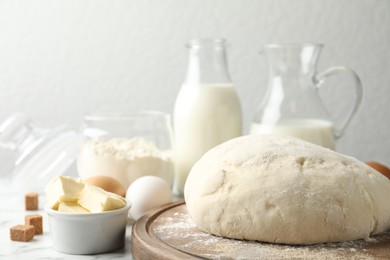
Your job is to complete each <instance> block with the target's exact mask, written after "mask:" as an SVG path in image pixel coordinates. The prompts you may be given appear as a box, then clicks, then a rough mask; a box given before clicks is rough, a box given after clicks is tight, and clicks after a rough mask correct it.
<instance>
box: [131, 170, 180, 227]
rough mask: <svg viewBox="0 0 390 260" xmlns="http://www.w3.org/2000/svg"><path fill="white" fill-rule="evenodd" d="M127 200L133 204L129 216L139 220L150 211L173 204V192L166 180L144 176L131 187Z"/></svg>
mask: <svg viewBox="0 0 390 260" xmlns="http://www.w3.org/2000/svg"><path fill="white" fill-rule="evenodd" d="M126 199H128V200H129V201H130V202H131V209H130V211H129V216H130V217H131V218H132V219H134V220H137V219H139V218H140V217H141V216H143V215H144V214H145V213H146V212H147V211H148V210H150V209H153V208H155V207H158V206H161V205H164V204H167V203H170V202H172V192H171V188H170V187H169V184H168V183H167V182H166V181H165V180H163V179H161V178H159V177H156V176H144V177H141V178H138V179H137V180H135V181H134V182H133V183H132V184H131V185H130V186H129V188H128V189H127V192H126Z"/></svg>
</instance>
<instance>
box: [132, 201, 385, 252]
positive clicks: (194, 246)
mask: <svg viewBox="0 0 390 260" xmlns="http://www.w3.org/2000/svg"><path fill="white" fill-rule="evenodd" d="M131 244H132V252H133V256H134V258H135V259H196V258H206V259H323V258H326V259H390V233H386V234H382V235H380V236H376V237H373V238H372V239H370V240H369V241H364V240H357V241H352V242H342V243H328V244H319V245H311V246H290V245H277V244H270V243H260V242H254V241H245V240H235V239H227V238H222V237H217V236H213V235H210V234H207V233H204V232H202V231H200V230H198V229H197V228H196V227H195V224H194V223H193V222H192V220H191V219H190V217H189V215H188V212H187V208H186V205H185V203H184V202H183V201H181V202H176V203H172V204H169V205H166V206H163V207H161V208H159V209H155V210H153V211H151V212H149V213H148V214H147V215H145V216H143V217H142V218H141V219H139V220H138V221H137V222H136V223H135V224H134V225H133V230H132V240H131Z"/></svg>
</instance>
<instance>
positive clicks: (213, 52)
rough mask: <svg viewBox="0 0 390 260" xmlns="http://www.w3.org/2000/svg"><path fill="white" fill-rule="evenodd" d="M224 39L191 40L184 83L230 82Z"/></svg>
mask: <svg viewBox="0 0 390 260" xmlns="http://www.w3.org/2000/svg"><path fill="white" fill-rule="evenodd" d="M225 45H226V43H225V41H224V40H222V39H210V40H193V41H191V42H190V43H189V44H188V45H187V47H188V48H189V60H188V68H187V75H186V79H185V81H184V82H185V84H220V83H225V84H226V83H231V79H230V75H229V71H228V67H227V61H226V50H225Z"/></svg>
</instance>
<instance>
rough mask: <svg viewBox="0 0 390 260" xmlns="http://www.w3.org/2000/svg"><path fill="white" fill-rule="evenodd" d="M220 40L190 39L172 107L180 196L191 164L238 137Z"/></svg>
mask: <svg viewBox="0 0 390 260" xmlns="http://www.w3.org/2000/svg"><path fill="white" fill-rule="evenodd" d="M225 45H226V43H225V41H224V40H223V39H209V40H192V41H191V42H190V43H189V44H188V45H187V46H188V47H189V51H190V57H189V67H188V71H187V77H186V80H185V81H184V83H183V85H182V86H181V89H180V91H179V94H178V96H177V99H176V103H175V108H174V135H175V178H174V192H175V193H176V194H177V195H179V196H181V195H182V194H183V191H184V184H185V181H186V179H187V175H188V173H189V172H190V170H191V168H192V166H193V165H194V163H195V162H196V161H197V160H198V159H200V157H201V156H202V155H203V154H204V153H205V152H207V151H208V150H209V149H210V148H212V147H214V146H216V145H218V144H220V143H222V142H224V141H227V140H229V139H231V138H234V137H237V136H240V135H241V107H240V102H239V99H238V95H237V93H236V91H235V88H234V86H233V84H232V82H231V80H230V76H229V73H228V70H227V65H226V54H225Z"/></svg>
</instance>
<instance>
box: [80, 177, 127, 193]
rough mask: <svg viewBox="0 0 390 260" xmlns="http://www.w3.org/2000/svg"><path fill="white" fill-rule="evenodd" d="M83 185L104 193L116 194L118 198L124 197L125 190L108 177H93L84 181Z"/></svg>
mask: <svg viewBox="0 0 390 260" xmlns="http://www.w3.org/2000/svg"><path fill="white" fill-rule="evenodd" d="M84 182H85V183H88V184H92V185H95V186H98V187H100V188H102V189H103V190H105V191H108V192H112V193H115V194H118V195H119V196H122V197H125V192H126V191H125V188H123V185H122V184H121V183H120V182H118V181H117V180H116V179H114V178H112V177H109V176H103V175H100V176H94V177H91V178H88V179H85V180H84Z"/></svg>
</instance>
